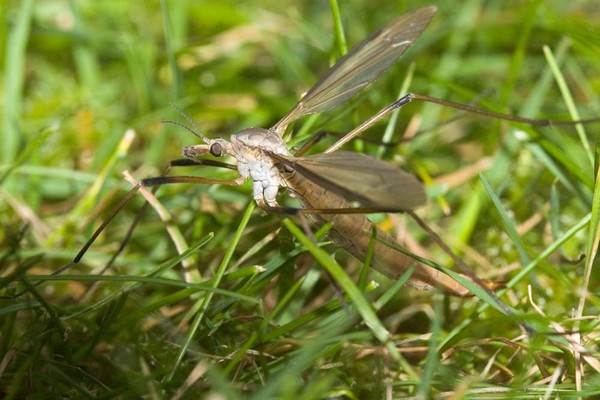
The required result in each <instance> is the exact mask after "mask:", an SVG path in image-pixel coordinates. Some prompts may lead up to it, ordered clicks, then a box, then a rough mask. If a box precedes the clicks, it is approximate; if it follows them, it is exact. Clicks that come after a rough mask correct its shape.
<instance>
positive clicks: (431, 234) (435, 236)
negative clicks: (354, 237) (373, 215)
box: [406, 210, 535, 336]
mask: <svg viewBox="0 0 600 400" xmlns="http://www.w3.org/2000/svg"><path fill="white" fill-rule="evenodd" d="M406 213H407V214H408V215H410V216H411V217H412V219H413V220H415V222H416V223H417V224H418V225H419V226H420V227H421V228H422V229H423V230H424V231H425V232H426V233H427V235H428V236H429V237H430V238H431V239H432V240H433V241H434V242H435V243H436V244H437V245H438V246H439V247H440V248H441V249H442V250H443V251H444V252H445V253H446V254H448V255H449V256H450V258H452V260H453V261H454V262H455V263H456V265H458V266H459V268H460V270H461V271H462V272H463V273H464V274H465V275H467V276H468V277H469V278H470V279H471V280H472V281H473V282H474V283H476V284H477V286H479V287H480V288H482V289H483V290H485V291H486V293H487V294H488V295H489V296H490V297H491V298H492V299H494V301H495V302H496V304H498V306H499V307H500V308H501V309H502V310H503V311H504V312H505V313H506V315H514V312H513V310H512V309H511V308H510V307H509V306H508V305H507V304H506V303H504V302H503V301H502V300H500V298H499V297H498V295H496V293H494V291H493V290H492V289H490V284H489V283H488V282H485V281H484V280H482V279H481V278H479V277H478V276H477V274H476V273H475V272H474V271H473V270H472V269H471V268H470V267H469V266H468V265H467V264H466V263H465V262H464V261H463V260H462V259H461V258H460V257H458V256H457V255H456V254H455V253H454V252H453V251H452V249H450V247H448V246H447V245H446V243H444V241H443V240H442V239H441V238H440V237H439V236H438V234H437V233H435V231H434V230H433V229H431V228H430V227H429V225H427V224H426V223H425V221H423V220H422V219H421V218H420V217H419V216H418V215H417V214H416V213H415V212H414V211H412V210H408V211H407V212H406ZM518 324H519V325H520V326H521V327H522V328H523V330H524V331H525V332H527V334H528V335H529V336H533V335H534V334H535V330H534V329H533V328H532V327H531V326H529V325H528V324H527V323H525V322H522V321H519V322H518Z"/></svg>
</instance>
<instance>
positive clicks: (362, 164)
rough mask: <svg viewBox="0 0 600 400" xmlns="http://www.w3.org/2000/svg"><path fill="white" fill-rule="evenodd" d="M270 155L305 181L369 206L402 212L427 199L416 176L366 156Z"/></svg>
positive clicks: (353, 154) (351, 153)
mask: <svg viewBox="0 0 600 400" xmlns="http://www.w3.org/2000/svg"><path fill="white" fill-rule="evenodd" d="M270 155H271V157H273V158H274V159H276V160H277V161H278V162H280V163H282V164H284V165H287V166H289V167H290V168H293V169H294V170H295V171H296V173H299V174H301V175H302V176H304V177H305V178H307V179H309V180H311V181H313V182H315V183H317V184H319V185H321V186H323V187H325V188H327V189H328V190H330V191H332V192H334V193H336V194H338V195H340V196H342V197H344V198H346V199H348V200H356V201H359V202H360V203H361V204H362V205H363V206H366V207H373V208H381V209H382V210H387V211H392V210H398V211H401V210H406V209H409V208H413V207H416V206H419V205H421V204H423V203H424V202H425V200H426V196H425V191H424V189H423V185H422V184H421V182H419V181H418V180H417V179H416V178H415V177H414V176H413V175H410V174H408V173H406V172H404V171H402V170H401V169H400V168H398V167H396V166H394V165H392V164H389V163H386V162H384V161H381V160H377V159H375V158H371V157H367V156H365V155H363V154H359V153H353V152H347V151H336V152H333V153H322V154H315V155H312V156H308V157H299V158H295V157H284V156H280V155H277V154H270Z"/></svg>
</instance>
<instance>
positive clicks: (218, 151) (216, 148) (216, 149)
mask: <svg viewBox="0 0 600 400" xmlns="http://www.w3.org/2000/svg"><path fill="white" fill-rule="evenodd" d="M209 151H210V154H212V155H213V156H215V157H221V156H222V155H223V146H221V145H220V144H219V143H213V144H211V145H210V149H209Z"/></svg>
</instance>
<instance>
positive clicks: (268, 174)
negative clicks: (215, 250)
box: [143, 7, 467, 296]
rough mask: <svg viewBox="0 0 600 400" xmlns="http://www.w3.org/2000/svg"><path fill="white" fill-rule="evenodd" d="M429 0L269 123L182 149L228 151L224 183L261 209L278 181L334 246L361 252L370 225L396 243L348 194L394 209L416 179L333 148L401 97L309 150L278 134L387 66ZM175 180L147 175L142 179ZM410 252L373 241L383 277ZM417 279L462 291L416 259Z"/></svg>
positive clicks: (414, 202) (411, 194)
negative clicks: (232, 169)
mask: <svg viewBox="0 0 600 400" xmlns="http://www.w3.org/2000/svg"><path fill="white" fill-rule="evenodd" d="M435 11H436V9H435V7H424V8H420V9H416V10H413V11H411V12H408V13H406V14H404V15H402V16H400V17H398V18H396V19H395V20H393V21H392V22H390V23H389V24H388V25H386V26H385V27H383V28H382V29H380V30H379V31H377V32H375V33H374V34H373V35H371V36H370V37H369V38H367V39H365V40H364V41H363V42H362V43H360V44H358V45H357V46H356V47H355V48H354V49H352V50H351V51H350V52H349V53H348V54H347V55H346V56H345V57H343V58H342V59H341V60H339V61H338V63H337V64H335V65H334V66H333V67H332V68H331V69H330V70H329V71H328V72H327V73H326V74H325V75H324V76H323V77H322V78H321V79H320V80H319V81H318V82H317V83H316V84H315V85H314V86H313V87H312V88H311V89H310V90H309V91H308V92H307V93H306V95H305V96H304V97H303V98H302V99H301V100H300V101H299V102H298V103H297V104H296V105H295V106H294V107H293V108H292V109H291V110H290V111H289V112H288V113H287V114H286V115H285V116H284V117H283V118H282V119H281V120H280V121H279V122H278V123H277V124H276V125H275V126H274V127H273V128H271V129H262V128H249V129H244V130H242V131H240V132H238V133H236V134H234V135H232V136H231V140H230V141H227V140H224V139H221V138H217V139H210V138H207V137H205V136H203V135H200V134H198V136H199V137H200V138H201V139H202V140H203V142H204V143H202V144H198V145H194V146H188V147H185V148H184V149H183V152H182V154H183V156H184V157H186V158H190V159H194V160H195V159H198V158H199V157H202V156H204V155H207V154H211V155H213V156H216V157H223V156H227V155H229V156H232V157H234V158H235V159H236V161H237V168H238V172H239V174H240V177H239V178H238V179H236V180H234V181H230V182H228V183H229V184H236V185H239V184H241V183H243V182H244V181H245V180H246V179H248V178H250V179H252V181H253V197H254V200H255V201H256V202H257V204H258V205H259V206H260V207H262V208H265V209H271V210H272V209H276V208H279V205H278V203H277V200H276V197H277V194H278V191H279V188H280V187H286V188H288V189H290V190H291V193H292V195H293V196H295V197H297V198H298V199H299V201H300V203H301V204H302V205H303V206H304V207H305V208H304V209H303V210H301V211H302V213H306V214H308V215H309V216H310V218H311V219H312V220H313V222H314V223H315V224H316V225H317V226H321V225H323V224H324V223H327V222H331V223H332V230H331V231H330V234H329V235H330V237H331V238H332V240H333V241H334V242H335V243H336V244H337V245H338V246H340V247H342V248H344V249H346V250H347V251H348V252H349V253H350V254H352V255H354V256H355V257H357V258H359V259H364V257H365V256H366V254H367V249H368V246H369V243H370V241H371V240H372V231H373V229H375V232H376V236H377V237H378V238H379V240H383V241H385V242H388V243H391V244H395V241H394V239H393V238H392V237H391V236H390V235H389V234H387V233H386V232H384V231H382V230H381V229H379V228H376V227H375V228H374V226H373V224H372V222H371V221H370V220H369V219H368V218H366V217H365V216H364V215H363V214H359V213H355V212H353V211H356V209H353V207H352V204H351V203H350V202H349V201H358V202H359V203H360V204H361V205H362V206H363V207H368V208H369V209H370V210H371V211H374V210H379V211H389V212H399V211H405V210H408V209H411V208H413V207H416V206H419V205H421V204H423V203H424V202H425V200H426V196H425V192H424V189H423V186H422V185H421V183H420V182H419V181H418V180H417V179H416V178H415V177H414V176H412V175H409V174H407V173H406V172H404V171H402V170H400V169H399V168H397V167H395V166H392V165H391V164H388V163H386V162H383V161H380V160H377V159H374V158H371V157H367V156H365V155H361V154H356V153H349V152H343V151H332V150H335V149H336V148H337V147H339V146H340V145H341V144H342V143H345V142H346V141H347V140H349V138H351V137H354V136H356V135H358V134H359V133H360V132H362V131H363V130H365V129H367V128H368V127H370V126H371V125H373V124H374V123H375V122H376V121H378V120H379V119H381V118H382V117H383V116H385V115H386V114H388V113H389V112H390V111H391V110H393V109H395V108H398V107H400V106H401V105H402V104H403V103H397V104H396V103H395V104H392V105H391V106H388V107H386V108H385V109H383V110H382V111H380V112H379V113H378V114H376V115H375V116H374V117H372V118H370V119H369V120H367V121H366V122H365V123H363V124H362V125H360V126H359V127H358V128H356V129H355V130H354V131H352V132H350V133H349V134H348V135H347V136H346V137H344V138H342V139H341V140H340V141H338V142H337V143H336V144H334V145H333V146H331V148H330V149H329V151H326V152H325V153H322V154H317V155H313V156H308V157H293V156H292V154H291V153H290V151H289V150H288V148H287V145H286V143H285V142H284V141H283V139H282V135H283V133H284V132H285V130H286V128H287V126H288V124H289V123H291V122H293V121H294V120H296V119H298V118H300V117H302V116H304V115H307V114H310V113H316V112H322V111H326V110H328V109H331V108H333V107H336V106H338V105H339V104H341V103H343V102H344V101H346V100H347V99H348V98H350V97H351V96H353V95H354V94H356V93H357V92H358V91H360V90H361V89H363V88H364V87H365V86H367V85H368V84H369V83H371V82H372V81H374V80H375V79H377V77H378V76H379V75H380V74H381V73H382V72H383V71H384V70H386V69H387V68H388V67H389V66H390V65H391V64H392V63H393V62H395V61H396V59H397V58H398V57H399V56H400V55H401V54H402V53H404V51H405V50H406V49H407V48H408V47H409V46H410V45H411V44H412V43H413V42H414V40H416V38H417V37H418V36H419V35H420V34H421V32H422V31H423V30H424V29H425V28H426V27H427V25H428V24H429V21H430V20H431V18H432V17H433V15H434V13H435ZM169 182H175V181H174V180H173V181H165V180H164V179H161V178H157V179H146V180H144V181H143V183H144V184H145V185H154V184H162V183H169ZM413 262H414V260H413V259H412V258H410V257H408V256H407V255H405V254H403V253H400V252H399V251H396V250H394V249H392V248H390V247H388V246H386V245H384V244H382V243H380V242H379V241H378V242H376V243H375V251H374V258H373V265H374V267H375V268H376V269H377V270H379V271H380V272H382V273H383V274H385V275H387V276H388V277H390V278H398V277H399V276H400V275H401V274H403V273H404V272H405V271H406V270H407V268H408V267H409V266H410V265H411V264H412V263H413ZM410 282H411V283H412V284H413V285H415V286H418V287H428V288H432V287H441V288H443V289H444V290H446V291H447V292H449V293H452V294H456V295H461V296H462V295H466V294H467V291H466V289H465V288H463V287H462V286H461V285H460V284H458V283H457V282H456V281H454V280H453V279H451V278H450V277H449V276H447V275H444V274H443V273H441V272H439V271H437V270H435V269H434V268H431V267H428V266H425V265H420V266H419V267H418V268H417V270H416V272H415V273H414V274H413V277H412V278H411V281H410Z"/></svg>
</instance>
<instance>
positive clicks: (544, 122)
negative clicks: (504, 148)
mask: <svg viewBox="0 0 600 400" xmlns="http://www.w3.org/2000/svg"><path fill="white" fill-rule="evenodd" d="M413 100H421V101H426V102H428V103H434V104H439V105H443V106H447V107H451V108H454V109H457V110H463V111H468V112H471V113H475V114H481V115H485V116H488V117H493V118H500V119H504V120H507V121H514V122H522V123H525V124H529V125H537V126H552V125H576V124H590V123H597V122H600V118H591V119H583V120H578V121H557V120H550V119H531V118H524V117H516V116H514V115H510V114H503V113H497V112H494V111H488V110H484V109H481V108H477V107H473V106H470V105H467V104H461V103H455V102H453V101H449V100H442V99H438V98H437V97H431V96H425V95H422V94H417V93H407V94H405V95H404V96H402V97H401V98H400V99H398V100H396V101H395V102H393V103H392V104H390V105H389V106H387V107H385V108H383V109H381V110H380V111H379V112H378V113H377V114H375V115H373V116H372V117H371V118H369V119H368V120H366V121H365V122H363V123H362V124H360V125H359V126H357V127H356V128H354V129H353V130H352V131H350V132H349V133H348V134H347V135H346V136H344V137H343V138H341V139H340V140H338V141H337V142H335V143H334V144H332V145H331V146H330V147H329V148H328V149H327V150H325V153H331V152H334V151H336V150H338V149H339V148H340V147H342V146H343V145H344V144H346V143H348V142H349V141H350V140H352V139H354V138H355V137H357V136H358V135H360V134H361V133H362V132H363V131H365V130H367V129H369V128H370V127H371V126H373V125H374V124H375V123H377V122H378V121H379V120H381V119H382V118H383V117H385V116H386V115H388V114H389V113H391V112H392V111H394V110H396V109H397V108H400V107H402V106H404V105H406V104H408V103H410V102H411V101H413Z"/></svg>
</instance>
